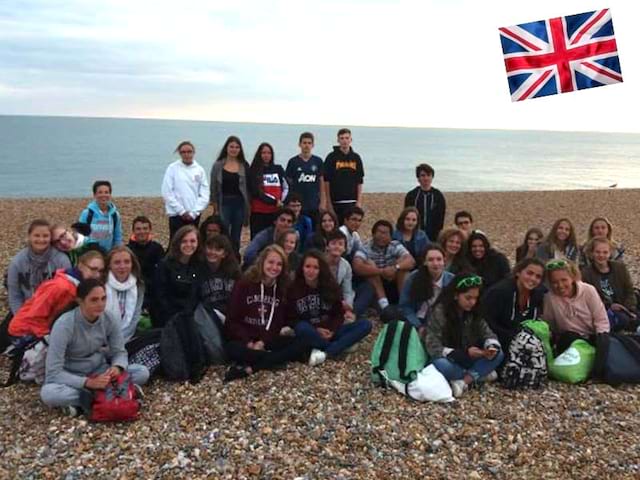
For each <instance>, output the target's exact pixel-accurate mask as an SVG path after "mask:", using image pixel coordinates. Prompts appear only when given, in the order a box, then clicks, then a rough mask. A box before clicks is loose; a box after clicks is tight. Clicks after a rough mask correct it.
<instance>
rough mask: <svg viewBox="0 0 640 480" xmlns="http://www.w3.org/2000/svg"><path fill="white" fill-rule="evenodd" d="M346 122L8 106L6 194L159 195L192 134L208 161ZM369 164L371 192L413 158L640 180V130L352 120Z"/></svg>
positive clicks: (518, 186) (509, 179)
mask: <svg viewBox="0 0 640 480" xmlns="http://www.w3.org/2000/svg"><path fill="white" fill-rule="evenodd" d="M337 128H338V127H333V126H310V125H278V124H251V123H227V122H201V121H197V122H196V121H179V120H133V119H107V118H72V117H27V116H0V145H2V148H0V167H1V168H0V197H86V196H90V193H91V184H92V183H93V181H94V180H96V179H110V180H111V181H112V183H113V185H114V194H115V195H116V196H159V195H160V184H161V182H162V176H163V174H164V171H165V168H166V166H167V165H168V164H169V163H170V162H172V161H173V160H174V159H175V158H177V157H176V156H175V155H174V154H173V153H172V152H173V150H174V148H175V146H176V145H177V143H178V142H179V141H181V140H184V139H189V140H191V141H192V142H193V143H194V144H195V145H196V149H197V154H196V160H197V161H198V162H199V163H200V164H201V165H203V166H204V168H205V169H206V170H207V171H209V170H210V168H211V165H212V163H213V160H214V157H215V156H216V155H217V153H218V151H219V150H220V148H221V146H222V144H223V143H224V140H225V139H226V137H227V136H228V135H232V134H233V135H237V136H239V137H240V138H241V140H242V142H243V144H244V148H245V154H246V155H247V157H248V158H247V159H248V160H249V161H250V160H251V158H253V154H254V152H255V149H256V147H257V145H258V144H259V143H260V142H262V141H267V142H270V143H271V144H272V145H273V146H274V149H275V153H276V161H277V162H278V163H281V164H283V165H286V162H287V160H288V159H289V158H290V157H292V156H293V155H295V154H296V153H297V151H298V150H297V142H298V136H299V134H300V133H301V132H302V131H305V130H309V131H312V132H313V133H314V134H315V135H316V147H315V150H314V153H315V154H317V155H319V156H321V157H323V158H324V157H325V156H326V154H327V153H328V152H329V151H330V150H331V147H332V145H333V144H334V142H335V136H336V132H337ZM351 130H352V132H353V147H354V150H355V151H357V152H358V153H360V155H362V158H363V160H364V165H365V192H404V191H407V190H408V189H410V188H412V187H413V186H414V185H415V176H414V167H415V165H416V164H418V163H420V162H427V163H430V164H431V165H433V166H434V168H435V170H436V179H435V183H434V185H435V186H437V187H438V188H440V189H441V190H443V191H482V190H484V191H487V190H488V191H496V190H563V189H589V188H603V187H608V186H609V185H612V184H617V185H618V187H619V188H637V187H640V135H637V134H622V133H621V134H617V133H565V132H542V131H507V130H462V129H460V130H454V129H422V128H386V127H384V128H383V127H351Z"/></svg>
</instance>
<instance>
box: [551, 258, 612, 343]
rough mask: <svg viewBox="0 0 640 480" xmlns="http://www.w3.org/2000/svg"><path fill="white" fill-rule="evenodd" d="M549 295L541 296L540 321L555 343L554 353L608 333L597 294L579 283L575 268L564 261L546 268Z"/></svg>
mask: <svg viewBox="0 0 640 480" xmlns="http://www.w3.org/2000/svg"><path fill="white" fill-rule="evenodd" d="M546 278H547V281H548V283H549V285H551V291H550V292H548V293H547V294H546V295H545V296H544V311H543V313H542V318H544V319H545V320H546V321H547V323H548V324H549V326H550V327H551V330H552V332H553V333H554V335H555V337H556V339H557V351H558V352H560V353H561V352H564V351H565V350H566V349H567V348H568V347H569V346H570V345H571V343H572V342H573V341H574V340H576V339H577V338H583V339H585V340H590V339H591V337H592V336H593V335H595V334H597V333H607V332H609V319H608V318H607V311H606V310H605V308H604V304H603V303H602V300H600V297H599V296H598V292H597V290H596V289H595V288H594V287H593V286H592V285H589V284H588V283H584V282H582V281H580V273H579V272H578V268H577V267H576V266H575V264H573V263H572V262H568V261H566V260H552V261H550V262H548V263H547V265H546Z"/></svg>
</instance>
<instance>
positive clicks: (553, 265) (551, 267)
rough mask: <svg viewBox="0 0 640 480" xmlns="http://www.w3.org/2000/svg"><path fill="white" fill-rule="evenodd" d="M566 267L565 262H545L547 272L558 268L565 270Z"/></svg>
mask: <svg viewBox="0 0 640 480" xmlns="http://www.w3.org/2000/svg"><path fill="white" fill-rule="evenodd" d="M568 266H569V264H568V263H567V261H566V260H552V261H550V262H547V264H546V265H545V269H546V270H549V271H550V270H558V269H560V268H567V267H568Z"/></svg>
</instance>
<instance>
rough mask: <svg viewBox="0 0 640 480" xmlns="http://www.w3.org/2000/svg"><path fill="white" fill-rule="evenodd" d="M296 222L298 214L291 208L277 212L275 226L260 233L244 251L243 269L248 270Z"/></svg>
mask: <svg viewBox="0 0 640 480" xmlns="http://www.w3.org/2000/svg"><path fill="white" fill-rule="evenodd" d="M295 220H296V214H295V213H293V210H291V209H290V208H286V207H283V208H281V209H280V210H278V211H277V212H276V219H275V221H274V222H273V225H272V226H271V227H269V228H265V229H264V230H262V231H261V232H260V233H258V234H257V235H256V236H255V237H254V238H253V240H251V243H249V245H248V246H247V249H246V250H245V251H244V263H243V264H242V269H243V270H246V269H247V268H249V267H250V266H251V265H253V262H255V261H256V258H258V255H259V254H260V252H261V251H262V250H264V248H265V247H267V246H269V245H271V244H273V243H275V242H276V239H277V238H278V235H280V233H282V232H283V231H285V230H286V229H288V228H292V227H293V224H294V222H295Z"/></svg>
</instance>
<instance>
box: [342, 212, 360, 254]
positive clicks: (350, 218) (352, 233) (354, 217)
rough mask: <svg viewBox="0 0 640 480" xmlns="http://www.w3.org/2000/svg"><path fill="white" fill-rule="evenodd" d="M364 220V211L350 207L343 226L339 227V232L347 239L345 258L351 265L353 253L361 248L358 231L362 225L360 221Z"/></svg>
mask: <svg viewBox="0 0 640 480" xmlns="http://www.w3.org/2000/svg"><path fill="white" fill-rule="evenodd" d="M363 218H364V210H362V209H361V208H360V207H357V206H355V205H354V206H352V207H349V209H348V210H347V211H346V212H345V215H344V225H341V226H340V228H339V230H340V231H341V232H342V233H343V234H344V236H345V238H346V239H347V245H346V251H345V255H344V256H345V258H346V259H347V260H348V261H349V263H351V262H352V261H353V256H354V255H355V253H356V252H357V251H358V250H360V249H361V248H362V240H361V239H360V234H359V233H358V229H359V228H360V225H362V219H363Z"/></svg>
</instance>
